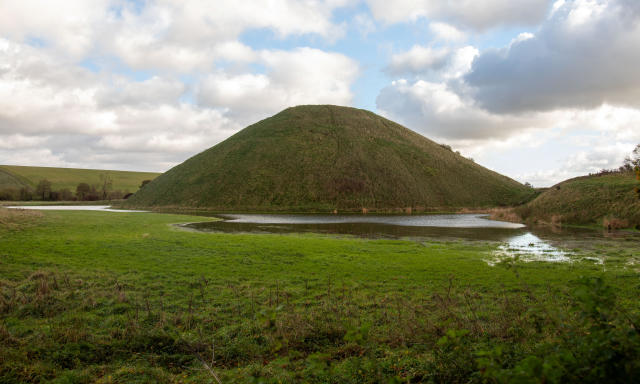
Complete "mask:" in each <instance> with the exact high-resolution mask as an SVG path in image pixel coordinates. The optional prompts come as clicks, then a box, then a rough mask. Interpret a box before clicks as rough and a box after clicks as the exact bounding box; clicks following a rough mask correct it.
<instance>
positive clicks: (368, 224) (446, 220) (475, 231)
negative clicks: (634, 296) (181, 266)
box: [180, 214, 640, 264]
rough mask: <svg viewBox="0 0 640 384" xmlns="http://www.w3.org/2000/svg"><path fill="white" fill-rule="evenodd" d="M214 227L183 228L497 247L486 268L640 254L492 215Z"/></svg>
mask: <svg viewBox="0 0 640 384" xmlns="http://www.w3.org/2000/svg"><path fill="white" fill-rule="evenodd" d="M214 216H215V217H217V218H219V219H221V220H220V221H214V222H203V223H190V224H183V225H180V227H182V228H185V229H189V230H195V231H200V232H217V233H265V234H266V233H272V234H287V233H319V234H327V235H347V236H357V237H364V238H383V239H412V240H416V241H429V240H437V241H450V240H451V241H457V240H463V241H471V242H473V243H492V244H494V247H495V251H493V252H492V253H491V254H490V255H488V257H487V260H486V261H487V263H489V264H495V263H497V262H500V261H503V260H505V259H509V258H518V259H519V260H521V261H525V262H527V261H547V262H570V261H573V260H576V257H574V256H575V255H574V251H573V250H574V249H576V248H577V247H579V248H582V249H584V248H590V247H593V246H595V245H596V244H601V243H602V242H603V241H609V240H612V238H616V237H617V238H621V239H622V240H625V241H629V240H630V241H632V243H629V244H628V245H631V246H632V247H635V246H637V247H638V249H640V236H638V234H633V233H616V234H610V233H604V232H602V231H597V230H593V229H590V230H589V229H558V228H555V229H549V228H530V227H526V226H525V225H523V224H515V223H508V222H502V221H493V220H489V219H488V218H487V215H478V214H457V215H411V216H402V215H399V216H389V215H387V216H384V215H267V214H264V215H257V214H237V215H232V214H229V215H214Z"/></svg>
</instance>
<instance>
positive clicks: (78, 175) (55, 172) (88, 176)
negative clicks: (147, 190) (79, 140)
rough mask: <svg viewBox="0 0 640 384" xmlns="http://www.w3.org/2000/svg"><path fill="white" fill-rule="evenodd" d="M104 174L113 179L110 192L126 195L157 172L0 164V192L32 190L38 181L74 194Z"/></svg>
mask: <svg viewBox="0 0 640 384" xmlns="http://www.w3.org/2000/svg"><path fill="white" fill-rule="evenodd" d="M104 173H108V174H109V176H110V177H111V179H112V180H113V189H114V190H121V191H125V190H128V191H130V192H135V191H137V190H138V187H139V186H140V184H141V183H142V181H143V180H152V179H154V178H156V177H157V176H158V173H152V172H129V171H108V170H99V169H77V168H52V167H24V166H17V165H0V190H2V189H5V188H21V187H24V186H28V187H31V188H35V187H36V185H38V182H40V180H43V179H47V180H49V181H50V182H51V188H52V189H54V190H60V189H63V188H68V189H69V190H71V191H75V190H76V187H77V186H78V184H80V183H87V184H89V185H93V184H95V185H98V184H100V175H101V174H104Z"/></svg>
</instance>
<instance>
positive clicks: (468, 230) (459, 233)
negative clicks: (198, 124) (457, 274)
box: [188, 215, 523, 241]
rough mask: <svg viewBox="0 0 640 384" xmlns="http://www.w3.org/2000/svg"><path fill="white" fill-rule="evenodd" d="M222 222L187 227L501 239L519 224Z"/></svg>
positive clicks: (337, 219)
mask: <svg viewBox="0 0 640 384" xmlns="http://www.w3.org/2000/svg"><path fill="white" fill-rule="evenodd" d="M222 218H224V219H225V220H224V221H216V222H206V223H194V224H189V225H188V227H189V228H192V229H196V230H200V231H205V232H206V231H210V232H225V233H234V232H248V233H280V234H283V233H322V234H337V235H353V236H359V237H365V238H403V237H421V238H437V239H470V240H491V241H505V240H506V239H509V238H510V237H513V236H514V234H518V233H522V227H523V226H522V225H520V224H513V223H506V222H499V221H492V220H487V219H485V218H483V217H482V215H414V216H375V215H367V216H363V215H224V216H222Z"/></svg>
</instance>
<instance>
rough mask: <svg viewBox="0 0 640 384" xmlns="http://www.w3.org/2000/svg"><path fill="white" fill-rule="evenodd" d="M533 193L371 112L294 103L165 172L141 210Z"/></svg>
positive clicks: (313, 206)
mask: <svg viewBox="0 0 640 384" xmlns="http://www.w3.org/2000/svg"><path fill="white" fill-rule="evenodd" d="M532 193H533V191H532V190H530V189H528V188H525V187H524V186H523V185H521V184H520V183H518V182H516V181H514V180H512V179H509V178H507V177H505V176H502V175H499V174H497V173H495V172H493V171H490V170H488V169H486V168H484V167H481V166H479V165H477V164H475V163H474V162H472V161H470V160H468V159H466V158H464V157H462V156H460V155H457V154H455V153H454V152H452V151H450V150H447V149H444V148H442V147H441V146H439V145H438V144H436V143H434V142H432V141H430V140H428V139H426V138H424V137H423V136H421V135H418V134H417V133H415V132H413V131H410V130H408V129H407V128H404V127H402V126H400V125H398V124H395V123H393V122H391V121H389V120H387V119H384V118H382V117H380V116H377V115H375V114H373V113H371V112H368V111H365V110H359V109H354V108H346V107H336V106H327V105H316V106H300V107H295V108H289V109H286V110H284V111H282V112H281V113H278V114H277V115H275V116H273V117H271V118H268V119H266V120H263V121H261V122H258V123H256V124H254V125H251V126H249V127H247V128H246V129H244V130H242V131H240V132H239V133H237V134H235V135H234V136H232V137H230V138H229V139H227V140H225V141H224V142H222V143H220V144H218V145H216V146H215V147H213V148H210V149H209V150H207V151H204V152H202V153H200V154H198V155H196V156H194V157H192V158H191V159H189V160H187V161H185V162H184V163H183V164H181V165H179V166H177V167H175V168H173V169H171V170H170V171H168V172H166V173H165V174H163V175H162V176H161V177H158V178H157V179H156V180H155V181H154V182H153V183H151V184H150V185H149V186H148V187H147V188H145V189H144V190H142V191H140V192H139V193H137V194H136V196H134V197H133V199H130V201H129V202H128V204H130V205H137V206H183V207H208V208H214V209H218V210H247V209H248V210H254V209H257V210H267V211H268V210H297V209H299V210H311V211H313V210H320V211H329V210H333V209H334V208H337V209H354V210H359V209H361V208H362V207H366V208H369V209H392V208H399V207H413V208H414V209H416V208H417V209H421V208H422V209H425V208H426V209H430V208H431V209H432V208H434V207H462V206H468V207H478V206H497V205H513V204H516V203H521V202H523V201H526V200H527V199H528V198H529V197H530V196H531V194H532Z"/></svg>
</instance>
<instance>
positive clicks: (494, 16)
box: [367, 0, 551, 30]
mask: <svg viewBox="0 0 640 384" xmlns="http://www.w3.org/2000/svg"><path fill="white" fill-rule="evenodd" d="M367 3H368V4H369V8H370V9H371V12H372V13H373V15H374V17H375V18H376V19H378V20H382V21H384V22H386V23H398V22H406V21H415V20H417V19H419V18H421V17H425V18H429V19H438V20H445V21H448V22H449V23H452V24H454V25H456V26H461V27H463V28H466V27H468V28H473V29H476V30H485V29H488V28H492V27H496V26H500V25H521V24H526V25H535V24H537V23H538V22H540V21H541V20H542V19H543V18H544V16H545V14H546V13H547V10H548V9H549V6H550V4H551V1H550V0H519V1H513V0H484V1H478V0H456V1H450V0H394V1H388V0H367Z"/></svg>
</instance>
